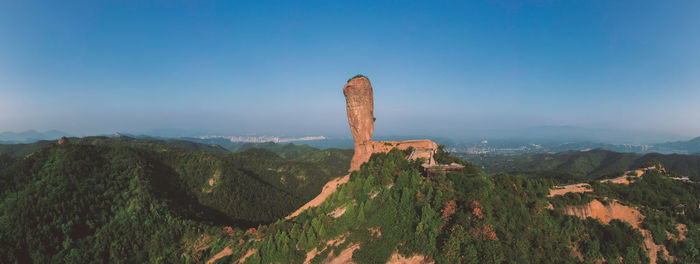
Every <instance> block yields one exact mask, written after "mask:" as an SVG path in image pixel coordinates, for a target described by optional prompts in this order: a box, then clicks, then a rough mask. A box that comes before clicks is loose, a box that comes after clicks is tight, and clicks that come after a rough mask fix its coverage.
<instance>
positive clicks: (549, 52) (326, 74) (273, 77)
mask: <svg viewBox="0 0 700 264" xmlns="http://www.w3.org/2000/svg"><path fill="white" fill-rule="evenodd" d="M698 14H700V1H535V2H525V3H514V2H512V3H511V2H509V1H505V2H502V1H484V2H476V1H469V3H461V2H459V3H458V2H456V1H455V2H442V1H425V2H417V1H411V2H409V1H386V2H385V1H367V2H340V1H300V2H295V1H273V2H267V1H250V2H237V1H236V2H234V3H230V2H229V1H221V2H214V1H210V2H205V1H155V2H146V1H109V2H100V1H83V2H72V1H68V2H67V3H63V2H60V3H59V2H54V1H45V2H43V3H42V2H34V1H3V2H2V3H0V131H5V130H11V131H20V130H25V129H38V130H48V129H59V130H64V131H67V132H69V133H73V134H78V135H86V134H97V133H111V132H114V131H131V132H139V131H148V130H151V129H159V128H177V129H184V130H196V131H203V132H209V133H217V134H243V133H258V134H272V135H349V130H348V125H347V120H346V115H345V101H344V98H343V95H342V91H341V89H342V86H343V85H344V83H345V81H346V80H347V79H348V78H349V77H351V76H353V75H355V74H357V73H363V74H365V75H367V76H369V77H370V79H371V81H372V83H373V86H374V92H375V115H376V116H377V123H376V128H375V131H376V132H375V135H393V134H396V135H435V136H451V137H469V136H477V137H485V136H487V135H488V134H489V133H490V132H492V131H503V130H513V131H516V130H518V129H522V128H527V127H537V126H576V127H584V128H592V129H604V130H614V131H622V132H621V133H630V134H635V133H636V134H649V135H651V134H653V135H662V136H663V137H666V138H669V139H673V138H678V139H681V138H687V137H694V136H700V121H699V120H700V103H699V102H700V48H698V47H700V15H698Z"/></svg>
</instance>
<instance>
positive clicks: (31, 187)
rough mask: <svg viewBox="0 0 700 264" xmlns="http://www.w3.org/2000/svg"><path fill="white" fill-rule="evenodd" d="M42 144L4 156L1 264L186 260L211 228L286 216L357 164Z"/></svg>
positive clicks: (148, 147)
mask: <svg viewBox="0 0 700 264" xmlns="http://www.w3.org/2000/svg"><path fill="white" fill-rule="evenodd" d="M41 145H45V146H43V147H42V146H40V145H39V144H35V145H31V144H30V145H22V146H15V147H6V148H5V149H11V150H12V152H8V153H9V154H0V200H1V201H2V202H1V203H0V214H1V215H0V244H1V245H2V246H1V247H0V248H1V249H0V258H1V259H2V261H0V262H3V263H8V262H13V261H15V260H17V261H20V262H27V261H31V262H34V263H49V262H85V263H90V262H129V263H134V262H156V261H158V260H161V261H166V262H182V261H185V259H183V258H182V256H181V253H182V252H184V251H185V249H184V247H185V243H186V242H188V241H192V240H193V239H195V237H196V236H198V235H200V234H202V233H204V231H205V230H208V229H211V228H216V229H220V228H221V227H223V226H230V227H234V228H236V229H238V228H241V229H244V228H247V227H250V226H257V225H258V224H263V223H269V222H272V221H274V220H276V219H278V218H281V217H283V216H285V215H287V214H289V213H290V212H292V211H294V210H295V209H296V208H298V207H299V206H301V205H302V204H304V203H305V202H306V201H308V200H310V199H311V198H313V196H315V195H316V194H318V193H319V192H320V191H321V187H322V186H323V184H324V183H325V182H327V181H328V180H330V179H332V178H335V177H338V176H342V175H344V174H345V173H346V171H347V169H348V163H349V159H348V160H344V161H338V162H331V163H329V164H341V163H342V164H343V165H342V166H337V167H333V166H328V165H326V164H322V163H319V162H307V161H291V160H288V159H284V158H282V157H279V156H278V155H276V154H274V153H273V152H270V151H267V150H263V149H249V150H246V151H244V152H242V153H228V151H226V150H224V149H222V148H220V147H218V146H209V145H202V144H197V143H192V142H184V144H183V143H182V142H173V141H167V142H165V141H156V140H135V139H130V138H111V139H110V138H104V137H88V138H83V139H71V140H70V141H68V143H64V144H61V145H59V144H56V143H55V141H54V142H50V143H41ZM293 147H294V146H290V148H293ZM35 148H38V150H36V151H31V150H34V149H35ZM185 148H186V149H185ZM305 150H306V151H309V152H315V151H320V150H317V149H305ZM321 152H323V151H321ZM19 153H21V155H20V154H19ZM221 153H228V154H221ZM323 153H326V152H323ZM300 155H301V154H300ZM309 155H311V154H309ZM328 156H331V155H330V152H328ZM333 157H335V156H333ZM341 158H342V157H341ZM231 232H240V231H234V230H233V229H232V230H231Z"/></svg>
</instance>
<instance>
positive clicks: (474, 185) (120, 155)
mask: <svg viewBox="0 0 700 264" xmlns="http://www.w3.org/2000/svg"><path fill="white" fill-rule="evenodd" d="M191 144H193V145H191ZM25 147H27V146H25ZM22 148H23V147H22ZM22 148H19V149H20V150H21V149H22ZM267 148H268V149H273V150H274V151H275V152H277V153H280V154H276V153H275V152H273V151H270V150H268V149H261V148H250V149H246V150H244V151H242V152H239V153H228V152H224V153H220V150H221V149H220V147H217V146H210V145H202V144H197V143H192V142H188V143H187V144H181V145H177V146H175V145H173V144H172V143H170V142H168V141H157V140H136V139H130V138H111V139H110V138H102V137H92V138H84V139H71V140H69V141H68V142H66V143H63V144H56V143H55V142H49V143H48V144H46V145H45V146H43V147H40V148H39V149H38V150H37V151H34V152H31V153H29V154H27V155H24V156H21V155H11V154H0V165H2V167H0V181H1V182H0V200H1V202H0V262H2V263H15V262H20V263H28V262H33V263H54V262H58V263H62V262H67V263H95V262H101V263H105V262H109V263H145V262H153V263H159V262H160V263H203V262H206V261H212V262H215V263H233V262H236V261H242V262H245V263H322V262H324V261H330V260H334V261H340V262H343V261H352V262H355V263H385V262H387V261H393V262H400V261H405V262H409V263H420V262H428V263H433V262H435V263H594V262H601V261H606V260H622V261H623V263H670V262H677V263H697V262H696V260H697V259H698V257H699V256H700V253H699V252H700V243H699V241H700V210H697V209H696V207H697V206H698V204H700V187H699V186H698V184H697V183H693V182H684V181H679V180H674V179H672V178H671V176H674V175H676V174H675V172H672V171H671V172H669V173H667V172H660V171H648V172H646V173H645V174H643V175H642V176H640V177H639V178H638V179H636V180H635V181H632V182H631V183H630V184H629V185H623V184H615V183H609V182H608V183H600V182H592V183H591V187H590V188H591V189H590V190H588V191H586V192H582V193H575V192H574V193H568V194H565V195H562V196H551V195H550V191H551V190H552V189H556V188H561V187H557V186H555V185H556V184H557V183H559V182H560V180H559V179H552V178H550V177H535V176H534V175H528V177H525V176H521V175H509V174H503V173H499V174H487V173H485V172H484V171H482V170H481V169H479V168H478V167H477V166H475V165H473V164H471V163H468V162H464V161H461V160H460V159H458V158H456V157H454V156H451V155H450V154H448V153H446V152H444V151H443V148H439V150H438V153H437V154H436V155H435V159H436V160H437V161H438V162H440V163H443V164H445V163H451V162H458V163H461V164H463V165H464V166H465V168H464V169H463V170H462V171H460V172H450V173H447V174H441V173H436V174H432V175H430V176H428V175H426V174H425V173H424V172H423V169H422V167H421V164H422V161H421V160H418V161H410V160H407V159H406V156H407V155H408V154H409V152H410V151H411V150H406V151H400V150H392V151H391V152H389V153H383V154H374V155H373V156H372V158H371V160H370V161H369V162H367V163H365V164H363V165H362V166H361V169H360V170H359V171H356V172H353V173H352V174H351V175H350V179H349V181H348V182H347V183H345V184H343V185H340V186H339V188H338V189H337V190H336V191H335V192H334V193H333V194H331V195H330V196H329V197H328V198H327V199H326V200H325V201H324V202H323V203H321V204H320V206H318V207H312V208H310V209H308V210H306V211H303V212H302V213H301V214H299V215H297V216H296V217H293V218H291V219H289V220H284V216H286V215H288V214H289V213H290V212H292V211H294V210H295V209H296V208H298V207H299V206H301V205H302V204H304V203H305V202H307V201H309V200H311V199H312V198H313V197H314V196H315V195H316V194H318V193H319V192H320V190H321V187H322V186H323V184H325V183H326V182H328V181H329V180H330V179H332V178H335V177H338V176H342V175H344V174H345V172H346V171H347V169H348V167H347V166H348V164H349V160H348V159H349V155H345V154H347V153H346V151H343V150H338V151H337V152H334V151H333V150H317V149H313V148H308V147H298V146H294V145H273V144H270V145H269V146H267ZM16 150H17V149H15V152H14V153H19V152H18V151H16ZM594 153H595V152H594ZM561 155H563V156H566V157H570V159H569V160H568V161H571V162H573V163H572V164H582V165H581V166H580V168H582V169H585V170H587V171H596V170H595V169H591V168H594V166H590V167H589V166H584V165H585V164H586V163H585V162H578V163H577V162H575V161H576V160H580V158H579V159H576V158H573V157H574V156H575V155H573V154H572V153H564V154H561ZM626 157H627V154H619V153H617V154H616V153H610V154H609V155H607V156H604V157H603V158H598V159H594V158H589V159H588V162H589V163H596V164H608V165H609V166H610V167H615V166H617V165H615V164H617V163H615V162H612V163H606V160H615V161H618V162H619V161H621V160H626ZM648 158H649V159H651V158H652V157H648ZM683 158H685V157H683ZM683 158H678V157H675V160H676V161H677V162H678V163H677V164H675V165H666V164H664V165H665V166H666V168H667V169H669V168H670V167H672V166H673V167H677V168H683V166H689V167H692V164H689V163H688V162H689V161H691V160H692V159H690V160H686V159H683ZM343 159H344V160H343ZM543 160H544V162H547V161H549V160H547V159H543ZM626 162H631V164H635V162H641V161H640V158H639V157H637V158H636V159H633V161H626ZM3 164H4V165H3ZM334 164H343V166H335V165H334ZM524 164H527V163H524ZM562 164H564V163H559V167H557V166H552V167H551V170H553V171H556V170H560V169H564V168H566V167H565V166H564V165H562ZM620 164H622V165H619V166H620V167H621V168H622V167H624V166H623V165H624V163H623V162H620ZM599 167H600V166H599ZM669 170H672V169H669ZM565 172H566V171H565ZM597 204H602V205H600V206H603V208H604V209H602V210H603V212H607V211H611V210H612V211H615V210H626V211H620V212H618V213H614V215H623V216H629V215H631V216H637V215H640V216H641V217H639V218H635V219H636V220H635V219H632V220H629V219H627V218H624V217H623V218H619V219H618V218H615V217H614V215H613V216H612V218H607V219H606V218H595V219H594V218H588V219H585V217H586V216H594V217H599V215H596V214H593V213H590V215H589V213H587V212H595V210H601V209H596V208H595V207H592V206H593V205H597ZM681 205H682V206H681ZM612 211H611V212H612ZM616 212H617V211H616ZM634 221H639V222H634ZM657 250H658V251H657ZM652 252H654V254H652Z"/></svg>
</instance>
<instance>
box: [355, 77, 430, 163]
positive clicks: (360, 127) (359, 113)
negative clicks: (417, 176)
mask: <svg viewBox="0 0 700 264" xmlns="http://www.w3.org/2000/svg"><path fill="white" fill-rule="evenodd" d="M343 94H345V101H346V106H347V112H348V123H350V132H352V137H353V139H354V141H355V153H354V154H353V156H352V161H351V162H350V171H355V170H358V169H360V165H362V163H365V162H367V161H369V158H370V157H371V156H372V154H373V153H383V152H388V151H390V150H391V149H393V148H398V149H408V148H410V147H412V148H413V149H414V151H413V153H411V155H410V156H409V158H410V159H418V158H424V159H425V160H426V164H427V165H434V164H436V163H435V160H434V159H433V155H434V154H435V152H436V151H437V144H435V142H433V141H431V140H427V139H423V140H408V141H372V134H373V133H374V96H373V91H372V84H371V83H370V82H369V79H367V77H364V76H361V75H358V76H356V77H354V78H352V79H350V80H349V81H348V82H347V83H346V84H345V86H344V87H343Z"/></svg>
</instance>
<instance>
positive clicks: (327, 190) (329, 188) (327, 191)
mask: <svg viewBox="0 0 700 264" xmlns="http://www.w3.org/2000/svg"><path fill="white" fill-rule="evenodd" d="M348 180H350V174H348V175H345V176H343V177H340V178H337V179H334V180H332V181H329V182H328V183H326V185H324V186H323V190H321V193H320V194H319V195H318V196H316V197H315V198H314V199H313V200H311V201H309V202H308V203H306V204H305V205H303V206H302V207H300V208H299V209H297V210H296V211H294V213H292V214H290V215H288V216H287V217H285V218H284V219H287V220H289V219H291V218H293V217H295V216H297V215H299V214H300V213H301V212H303V211H304V210H306V209H308V208H311V207H316V206H319V205H320V204H321V203H323V201H325V200H326V198H328V196H330V195H331V194H333V192H335V190H336V189H338V186H340V185H341V184H343V183H346V182H348Z"/></svg>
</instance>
